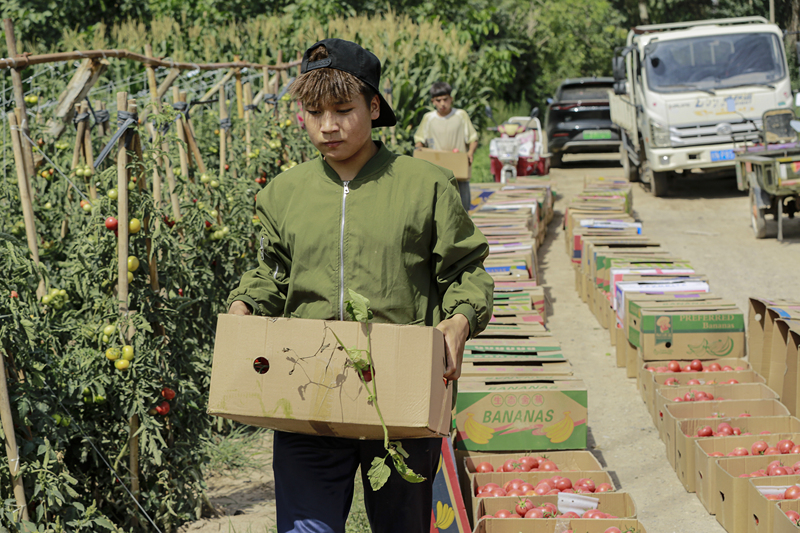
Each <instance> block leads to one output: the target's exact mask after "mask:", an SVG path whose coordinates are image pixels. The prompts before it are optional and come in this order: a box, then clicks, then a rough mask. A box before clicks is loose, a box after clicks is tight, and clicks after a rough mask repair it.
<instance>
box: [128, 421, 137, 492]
mask: <svg viewBox="0 0 800 533" xmlns="http://www.w3.org/2000/svg"><path fill="white" fill-rule="evenodd" d="M128 425H129V426H130V437H129V438H130V446H129V447H128V448H129V449H130V452H131V454H130V463H129V467H130V471H131V492H132V493H133V495H134V497H136V499H137V500H138V499H139V435H137V434H136V432H137V431H139V415H138V414H135V415H133V416H132V417H131V418H130V421H129V424H128Z"/></svg>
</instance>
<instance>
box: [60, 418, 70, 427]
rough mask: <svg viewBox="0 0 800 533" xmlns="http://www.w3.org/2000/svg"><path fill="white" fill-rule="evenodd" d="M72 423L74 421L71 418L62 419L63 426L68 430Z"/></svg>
mask: <svg viewBox="0 0 800 533" xmlns="http://www.w3.org/2000/svg"><path fill="white" fill-rule="evenodd" d="M70 422H72V421H71V420H70V419H69V417H68V416H65V417H63V418H62V419H61V426H62V427H65V428H67V427H69V424H70Z"/></svg>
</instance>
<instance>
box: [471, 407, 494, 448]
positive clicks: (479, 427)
mask: <svg viewBox="0 0 800 533" xmlns="http://www.w3.org/2000/svg"><path fill="white" fill-rule="evenodd" d="M473 416H475V415H473V414H472V413H467V421H466V422H464V431H466V432H467V438H468V439H469V440H471V441H472V442H474V443H475V444H486V443H487V442H489V439H491V438H492V437H493V436H494V430H493V429H492V428H490V427H488V426H484V425H483V424H481V423H480V422H476V421H475V419H474V418H473Z"/></svg>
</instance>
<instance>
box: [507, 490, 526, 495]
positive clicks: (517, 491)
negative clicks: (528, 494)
mask: <svg viewBox="0 0 800 533" xmlns="http://www.w3.org/2000/svg"><path fill="white" fill-rule="evenodd" d="M506 496H525V493H524V492H522V491H521V490H519V489H511V490H509V491H508V492H506Z"/></svg>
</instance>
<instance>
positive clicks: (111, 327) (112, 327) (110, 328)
mask: <svg viewBox="0 0 800 533" xmlns="http://www.w3.org/2000/svg"><path fill="white" fill-rule="evenodd" d="M115 331H117V326H115V325H114V324H109V325H107V326H106V327H104V328H103V335H106V336H108V337H110V336H111V335H113V334H114V332H115Z"/></svg>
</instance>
